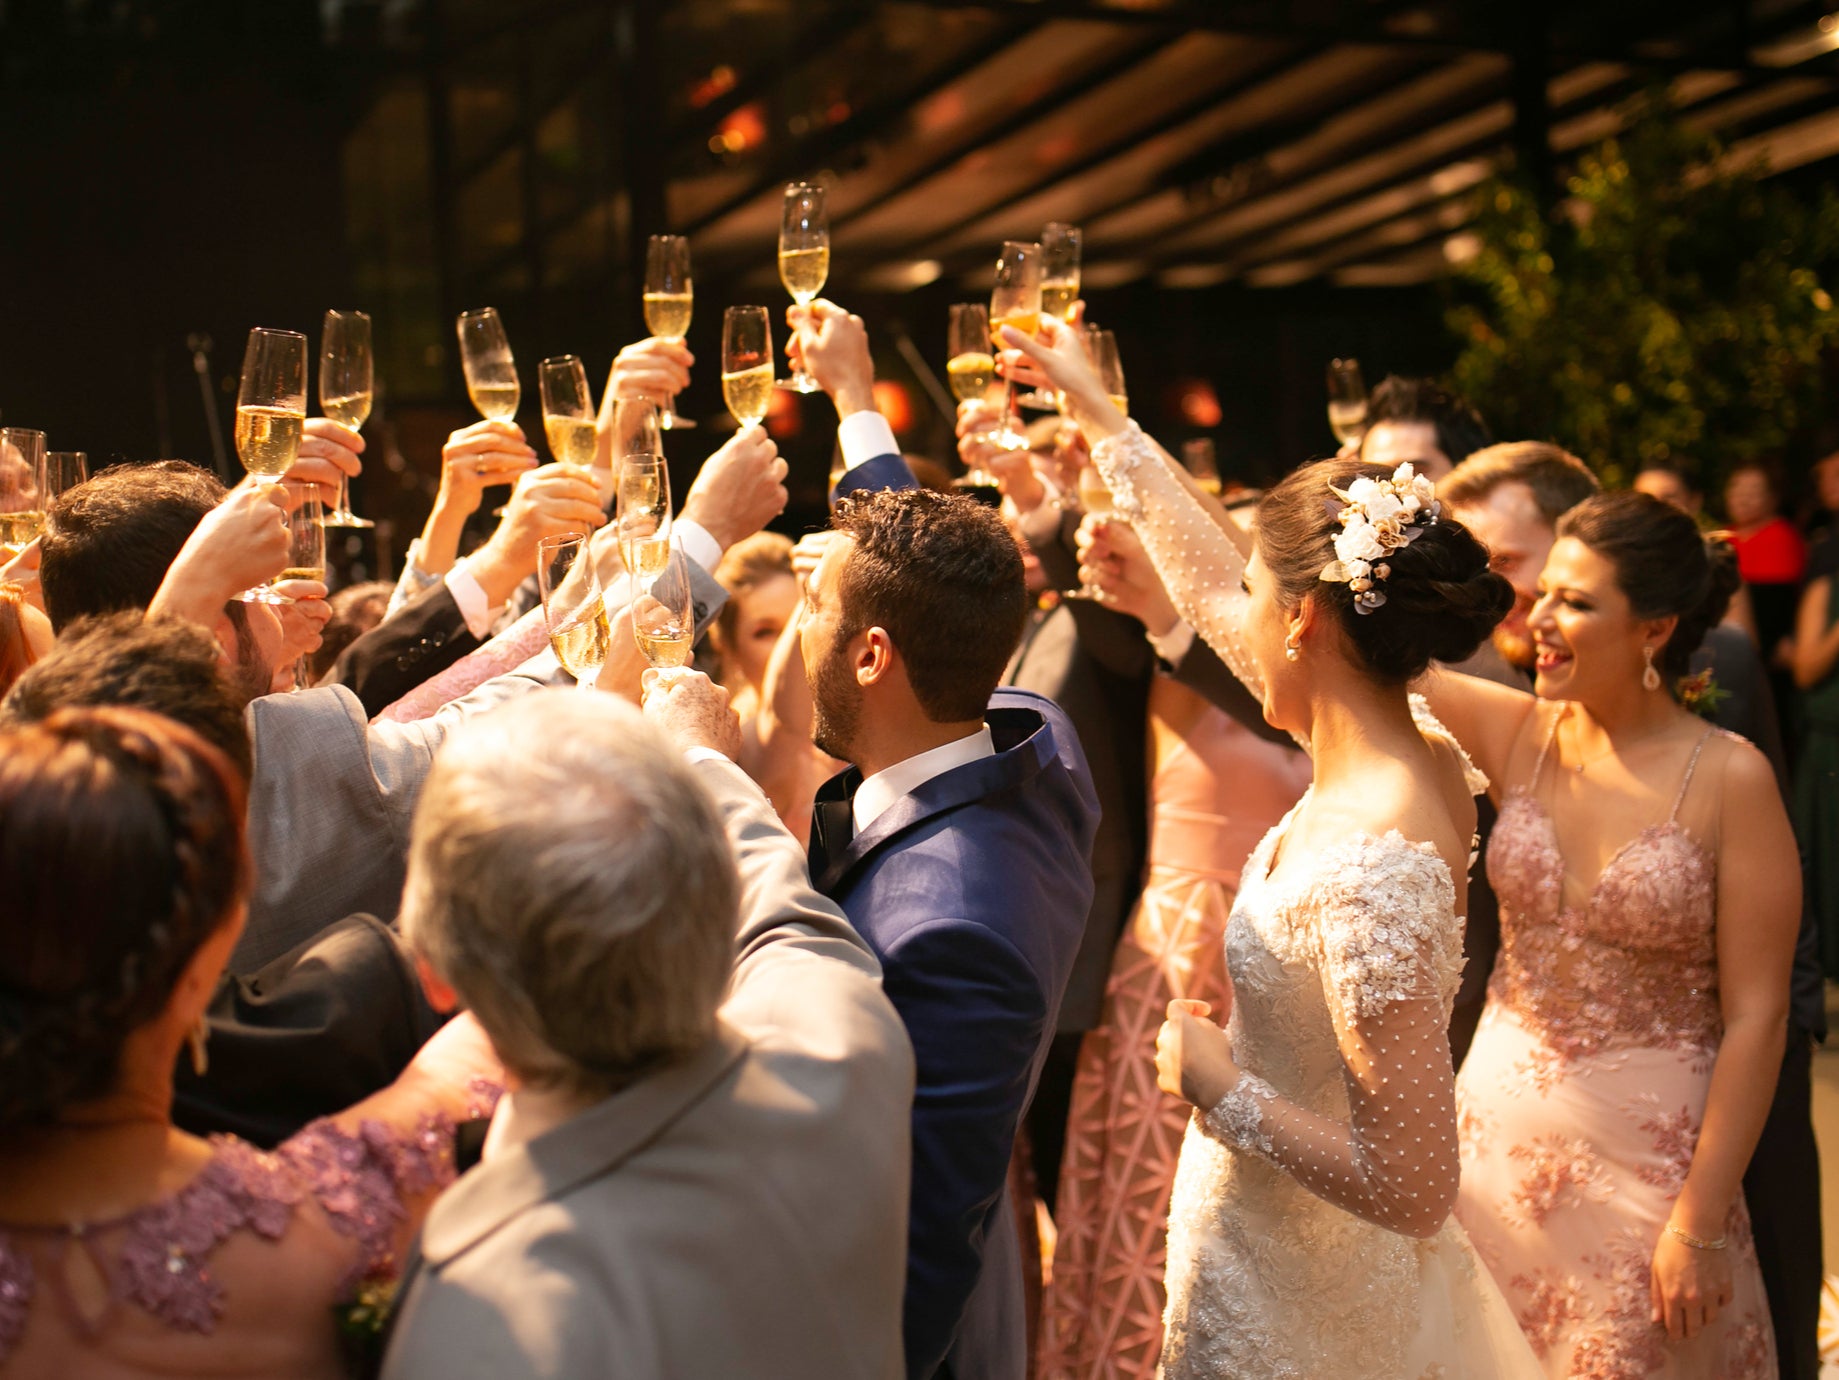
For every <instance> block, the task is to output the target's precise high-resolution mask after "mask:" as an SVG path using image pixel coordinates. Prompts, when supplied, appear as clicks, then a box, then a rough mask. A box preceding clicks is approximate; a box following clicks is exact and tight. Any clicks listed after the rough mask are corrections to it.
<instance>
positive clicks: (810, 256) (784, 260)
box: [779, 182, 830, 393]
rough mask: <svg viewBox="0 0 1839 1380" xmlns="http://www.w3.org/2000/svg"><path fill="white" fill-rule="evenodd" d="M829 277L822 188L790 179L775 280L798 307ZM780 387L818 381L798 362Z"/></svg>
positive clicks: (801, 388) (801, 389)
mask: <svg viewBox="0 0 1839 1380" xmlns="http://www.w3.org/2000/svg"><path fill="white" fill-rule="evenodd" d="M829 276H830V217H829V216H828V214H826V212H825V210H824V189H823V188H822V187H817V186H813V185H811V184H810V183H806V182H794V183H792V184H791V186H789V187H787V188H786V189H785V206H784V208H783V210H782V212H781V215H780V218H779V281H780V282H782V283H784V284H785V290H786V291H787V292H789V293H791V294H792V300H793V301H794V302H796V303H798V305H799V306H801V307H803V306H808V305H809V304H810V303H811V301H812V300H813V299H814V298H815V297H816V296H817V294H818V293H820V292H822V291H823V290H824V281H825V280H826V279H827V278H829ZM779 386H780V387H781V388H789V389H791V390H792V391H793V392H794V393H815V392H817V391H818V388H819V384H818V382H817V380H816V379H814V378H812V377H811V376H810V375H809V374H807V373H806V372H805V371H804V367H803V366H802V365H800V366H799V367H798V368H796V369H794V370H793V371H792V374H791V377H789V378H787V379H785V380H783V381H782V382H781V383H780V385H779Z"/></svg>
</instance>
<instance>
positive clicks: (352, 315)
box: [319, 311, 377, 527]
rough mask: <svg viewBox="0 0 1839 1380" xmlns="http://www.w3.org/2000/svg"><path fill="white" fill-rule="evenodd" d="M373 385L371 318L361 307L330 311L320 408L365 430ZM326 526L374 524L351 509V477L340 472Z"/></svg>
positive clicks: (323, 338) (323, 337) (322, 347)
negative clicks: (354, 309)
mask: <svg viewBox="0 0 1839 1380" xmlns="http://www.w3.org/2000/svg"><path fill="white" fill-rule="evenodd" d="M372 388H373V381H372V371H371V353H370V318H369V317H368V316H366V315H365V314H364V313H363V312H361V311H329V312H327V313H326V320H325V325H324V327H323V328H322V329H321V331H320V341H319V410H320V412H321V413H322V414H324V415H325V416H327V417H330V418H331V419H332V420H333V421H335V422H337V423H338V424H339V425H340V426H348V427H350V428H351V429H352V430H353V431H362V430H363V429H364V423H365V422H367V421H369V420H370V403H371V393H372ZM323 521H324V523H325V525H326V526H327V527H375V526H376V525H377V524H376V523H374V522H372V521H371V520H370V519H369V518H362V517H359V516H358V515H357V514H356V513H354V512H352V511H351V477H350V476H349V475H341V476H340V477H339V481H338V502H337V503H336V504H334V505H333V508H332V511H331V512H329V513H327V514H326V515H325V518H324V519H323Z"/></svg>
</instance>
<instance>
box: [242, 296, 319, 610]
mask: <svg viewBox="0 0 1839 1380" xmlns="http://www.w3.org/2000/svg"><path fill="white" fill-rule="evenodd" d="M306 354H307V339H306V337H305V336H304V335H301V334H300V332H298V331H271V330H268V329H265V328H264V327H260V326H258V327H256V329H254V330H252V331H250V332H249V344H248V347H247V348H246V349H245V350H244V351H243V377H242V384H241V386H240V388H239V389H238V390H237V394H236V453H237V455H238V456H239V457H240V458H241V459H242V462H243V468H244V469H246V470H248V471H249V474H250V475H251V477H253V478H254V479H255V480H256V482H257V483H261V484H272V483H275V482H276V481H278V480H279V479H280V478H281V476H282V475H283V474H285V473H286V472H287V471H288V470H289V469H290V468H291V467H292V466H293V463H294V461H295V460H296V459H298V458H299V455H300V437H301V431H302V428H304V426H305V425H306V392H307V385H306ZM320 564H321V567H322V569H323V566H324V564H325V563H324V560H323V559H322V560H321V562H320ZM236 597H237V598H238V599H240V600H242V601H243V602H244V603H255V604H284V603H286V602H287V600H286V599H284V598H283V597H282V596H280V595H278V594H276V593H275V592H274V591H273V589H272V588H270V587H269V586H267V585H264V586H261V587H259V588H256V589H246V590H244V591H243V592H242V593H241V594H239V595H237V596H236Z"/></svg>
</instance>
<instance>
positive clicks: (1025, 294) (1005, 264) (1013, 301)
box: [990, 240, 1041, 450]
mask: <svg viewBox="0 0 1839 1380" xmlns="http://www.w3.org/2000/svg"><path fill="white" fill-rule="evenodd" d="M1004 326H1013V327H1014V328H1015V329H1016V330H1018V331H1020V332H1021V333H1022V334H1023V335H1034V334H1036V333H1038V332H1039V331H1040V329H1041V246H1040V245H1038V244H1035V243H1033V242H1032V241H1029V240H1004V241H1003V247H1002V252H1001V253H1000V254H998V255H997V256H996V285H995V286H994V287H993V288H992V289H991V291H990V339H991V341H992V342H993V343H994V344H995V347H996V349H997V350H998V351H1001V350H1005V349H1007V348H1008V346H1006V345H1005V344H1004V343H1003V338H1002V331H1003V327H1004ZM1002 396H1003V420H1002V429H1001V430H1000V431H999V432H997V433H996V436H997V440H998V442H999V444H1001V445H1003V446H1004V447H1005V448H1007V449H1010V450H1017V449H1020V448H1021V447H1023V446H1025V445H1027V444H1028V438H1027V437H1026V436H1024V435H1022V433H1021V432H1019V431H1017V430H1016V429H1015V427H1014V424H1013V423H1012V422H1011V420H1010V418H1011V416H1012V415H1013V413H1014V411H1015V385H1014V384H1012V383H1011V382H1009V380H1008V378H1007V377H1006V376H1005V377H1004V379H1003V394H1002Z"/></svg>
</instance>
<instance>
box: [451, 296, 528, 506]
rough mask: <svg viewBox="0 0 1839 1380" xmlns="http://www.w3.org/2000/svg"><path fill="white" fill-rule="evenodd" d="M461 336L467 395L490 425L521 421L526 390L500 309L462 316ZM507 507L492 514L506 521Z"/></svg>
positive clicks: (459, 322)
mask: <svg viewBox="0 0 1839 1380" xmlns="http://www.w3.org/2000/svg"><path fill="white" fill-rule="evenodd" d="M454 329H455V330H456V331H457V332H458V333H459V336H460V370H461V372H462V373H464V374H465V375H466V395H467V396H468V397H469V398H471V399H472V400H473V406H474V407H476V408H478V409H479V415H480V416H481V417H483V418H485V419H486V420H487V421H488V422H509V421H513V420H515V419H516V417H517V405H518V404H519V403H520V402H522V401H523V388H522V386H521V385H520V384H519V383H518V381H517V361H516V360H514V359H512V358H511V340H510V337H509V336H507V335H506V334H505V333H504V322H502V321H500V320H499V319H498V309H497V308H496V307H480V308H479V309H478V310H477V311H467V312H461V313H460V319H459V321H457V322H456V323H455V325H454ZM504 512H505V510H504V507H503V505H500V506H499V507H497V508H494V509H493V510H492V516H493V517H503V516H504Z"/></svg>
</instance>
